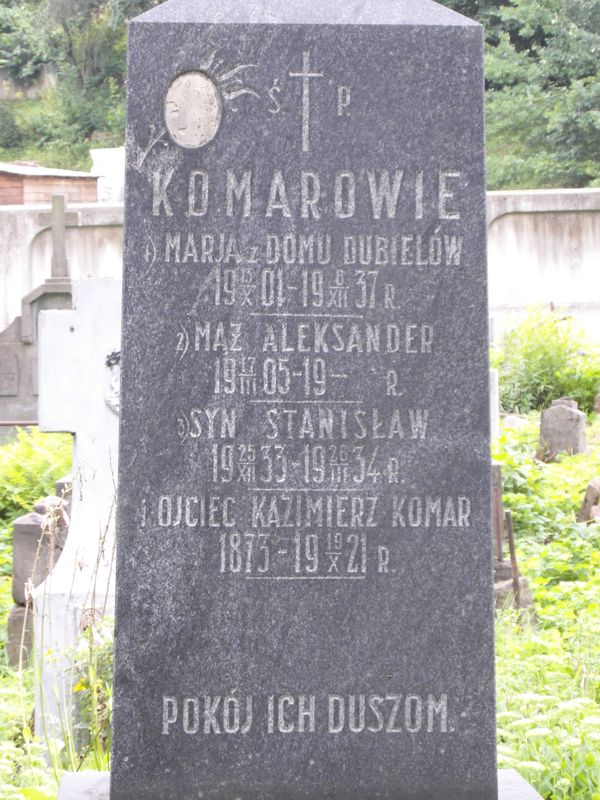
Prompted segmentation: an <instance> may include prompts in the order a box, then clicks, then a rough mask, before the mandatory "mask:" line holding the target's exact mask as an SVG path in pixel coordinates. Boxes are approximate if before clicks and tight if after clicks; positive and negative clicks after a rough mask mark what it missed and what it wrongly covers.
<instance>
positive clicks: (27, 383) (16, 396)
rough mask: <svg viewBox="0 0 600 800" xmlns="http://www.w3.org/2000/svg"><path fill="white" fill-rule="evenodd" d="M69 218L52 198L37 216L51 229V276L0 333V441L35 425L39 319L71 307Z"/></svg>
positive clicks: (60, 203) (59, 198)
mask: <svg viewBox="0 0 600 800" xmlns="http://www.w3.org/2000/svg"><path fill="white" fill-rule="evenodd" d="M71 216H72V215H71ZM68 218H69V214H68V213H67V212H66V211H65V198H64V197H62V196H61V195H57V196H55V197H53V198H52V210H51V212H50V213H49V214H48V213H46V212H44V213H43V214H41V215H40V222H41V224H44V225H48V226H49V227H51V229H52V276H51V277H50V278H48V280H46V281H45V282H44V283H43V284H41V285H40V286H38V287H36V288H35V289H34V290H33V291H32V292H30V293H29V294H28V295H26V296H25V297H24V298H23V300H22V302H21V309H22V310H21V316H19V317H17V318H16V319H14V320H13V321H12V323H11V324H10V325H9V326H8V327H7V328H6V329H5V330H3V331H2V332H0V423H2V424H1V425H0V439H1V438H5V437H8V436H10V435H12V433H13V432H14V428H15V426H16V425H27V424H36V423H37V418H38V360H37V359H38V341H37V340H38V330H37V324H38V316H39V314H40V312H41V311H44V310H47V309H50V308H70V306H71V281H70V279H69V277H68V275H69V271H68V261H67V255H66V249H65V225H66V222H67V219H68Z"/></svg>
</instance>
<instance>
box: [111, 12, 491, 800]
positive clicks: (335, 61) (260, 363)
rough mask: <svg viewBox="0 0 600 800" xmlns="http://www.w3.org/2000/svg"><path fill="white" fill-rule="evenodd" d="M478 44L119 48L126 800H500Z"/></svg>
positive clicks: (313, 30) (176, 41)
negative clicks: (122, 73)
mask: <svg viewBox="0 0 600 800" xmlns="http://www.w3.org/2000/svg"><path fill="white" fill-rule="evenodd" d="M482 40H483V37H482V30H481V28H480V27H479V26H478V25H476V24H475V23H472V22H471V21H469V20H467V19H465V18H464V17H461V16H459V15H458V14H455V13H454V12H452V11H450V10H448V9H446V8H444V7H443V6H440V5H438V4H436V3H434V2H431V1H430V0H393V2H392V0H385V2H372V3H346V4H341V3H337V2H334V1H333V0H321V2H309V3H307V2H300V0H272V2H269V3H257V2H238V0H235V1H234V0H221V1H220V2H216V1H215V0H208V2H202V3H199V2H195V0H194V1H192V0H170V2H167V3H165V4H163V5H162V6H160V7H158V8H157V9H154V10H152V11H150V12H148V13H146V14H145V15H143V16H141V17H139V18H138V19H136V20H135V21H133V23H132V24H131V26H130V33H129V46H130V51H129V81H128V128H127V188H126V242H125V272H124V318H123V332H124V338H123V375H122V381H123V382H122V397H121V410H122V416H121V438H120V479H119V480H120V485H119V508H118V546H117V550H118V556H117V562H118V565H117V650H116V672H115V708H114V740H113V741H114V745H113V770H112V777H111V797H112V800H167V798H177V800H192V798H204V800H235V799H236V798H244V800H276V799H277V800H283V798H285V800H295V799H296V798H306V799H307V800H317V798H319V799H320V798H329V800H359V799H360V800H375V798H382V799H384V798H399V797H402V798H407V799H408V798H411V799H412V800H417V799H418V800H425V798H427V799H428V800H441V799H442V798H450V797H451V798H452V800H494V798H495V797H496V796H497V773H496V759H495V719H494V685H493V684H494V682H493V632H492V609H493V598H492V539H491V530H490V517H491V515H490V464H489V427H490V416H489V402H488V397H489V373H488V362H487V345H488V331H487V320H488V314H487V298H486V252H485V240H486V224H485V195H484V187H485V179H484V178H485V176H484V146H483V73H482Z"/></svg>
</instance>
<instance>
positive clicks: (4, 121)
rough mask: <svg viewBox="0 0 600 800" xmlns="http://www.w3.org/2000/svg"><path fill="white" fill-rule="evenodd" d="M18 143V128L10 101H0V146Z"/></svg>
mask: <svg viewBox="0 0 600 800" xmlns="http://www.w3.org/2000/svg"><path fill="white" fill-rule="evenodd" d="M18 143H19V128H18V126H17V120H16V119H15V113H14V111H13V108H12V106H11V105H10V103H2V102H0V147H15V146H16V145H17V144H18Z"/></svg>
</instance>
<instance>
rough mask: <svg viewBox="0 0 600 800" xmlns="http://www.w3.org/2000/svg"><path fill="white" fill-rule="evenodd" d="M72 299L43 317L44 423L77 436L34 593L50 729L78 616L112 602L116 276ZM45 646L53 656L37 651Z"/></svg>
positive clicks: (39, 699) (49, 730)
mask: <svg viewBox="0 0 600 800" xmlns="http://www.w3.org/2000/svg"><path fill="white" fill-rule="evenodd" d="M73 305H74V308H73V309H72V310H70V311H45V312H43V313H42V314H40V319H39V324H40V339H39V347H40V351H39V359H40V362H39V363H40V427H41V428H42V430H45V431H63V432H65V431H70V432H72V433H74V434H75V439H74V447H73V478H72V496H71V512H70V524H69V531H68V536H67V538H66V543H65V547H64V549H63V552H62V554H61V556H60V558H59V559H58V562H57V564H56V566H55V567H54V569H53V570H52V572H51V573H50V575H49V576H48V578H47V579H46V580H45V581H44V583H42V584H41V585H40V586H39V587H38V588H37V589H36V591H35V594H34V610H35V614H34V630H35V646H36V651H37V656H36V658H37V659H38V663H39V666H40V668H41V679H40V681H39V683H38V685H37V691H36V715H37V719H38V720H39V719H40V715H41V714H42V713H44V714H45V729H44V730H45V735H46V736H48V737H52V736H53V735H54V736H57V735H59V734H60V724H61V719H62V720H68V719H69V717H70V712H71V702H72V691H71V689H72V686H71V675H70V672H69V658H68V653H66V651H67V650H68V648H70V647H72V646H73V645H74V644H75V643H76V642H77V639H78V637H79V634H80V631H81V624H82V614H83V613H84V612H90V611H94V610H95V611H96V612H98V613H101V611H102V610H103V609H106V610H108V611H110V609H111V607H113V605H114V583H113V579H112V573H113V560H114V508H115V495H116V481H117V466H118V453H117V445H118V413H117V412H118V406H117V407H115V397H114V394H115V383H116V382H118V366H116V365H115V363H114V361H115V358H116V356H115V353H117V352H118V351H119V347H120V322H121V285H120V282H119V281H116V280H113V279H108V278H94V279H89V280H79V281H74V282H73ZM88 618H89V613H88ZM48 649H51V650H52V652H53V654H54V657H53V658H52V659H47V658H43V653H44V652H46V651H47V650H48ZM59 738H60V736H59Z"/></svg>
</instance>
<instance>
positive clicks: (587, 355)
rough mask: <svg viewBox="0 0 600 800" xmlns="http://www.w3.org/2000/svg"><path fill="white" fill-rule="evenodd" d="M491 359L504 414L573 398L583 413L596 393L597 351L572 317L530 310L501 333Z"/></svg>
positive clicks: (598, 385)
mask: <svg viewBox="0 0 600 800" xmlns="http://www.w3.org/2000/svg"><path fill="white" fill-rule="evenodd" d="M492 361H493V363H494V365H495V366H497V367H498V369H499V371H500V402H501V405H502V408H503V409H504V410H505V411H510V412H517V413H527V412H529V411H532V410H540V409H543V408H546V407H547V406H549V405H550V404H551V402H552V401H553V400H556V399H557V398H559V397H564V396H569V397H573V398H574V399H575V400H577V402H578V403H579V406H580V408H581V409H582V410H584V411H587V412H588V413H589V412H591V411H592V409H593V406H594V398H595V397H596V394H597V392H598V390H599V389H600V352H599V350H598V348H595V347H594V346H593V345H590V344H589V343H588V342H587V341H586V337H585V334H584V332H583V331H582V330H581V328H580V327H579V326H578V325H577V323H576V322H575V321H574V320H573V319H572V318H571V317H566V316H561V315H559V314H556V313H548V312H533V313H531V314H529V315H528V316H527V318H526V319H525V320H524V321H523V322H521V324H520V325H518V326H517V327H516V328H515V329H514V330H512V331H510V332H508V333H507V334H506V335H505V338H504V342H503V345H502V347H501V348H500V349H499V350H498V351H496V352H495V353H494V354H493V358H492Z"/></svg>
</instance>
